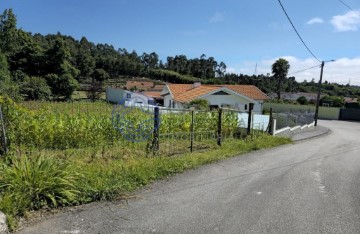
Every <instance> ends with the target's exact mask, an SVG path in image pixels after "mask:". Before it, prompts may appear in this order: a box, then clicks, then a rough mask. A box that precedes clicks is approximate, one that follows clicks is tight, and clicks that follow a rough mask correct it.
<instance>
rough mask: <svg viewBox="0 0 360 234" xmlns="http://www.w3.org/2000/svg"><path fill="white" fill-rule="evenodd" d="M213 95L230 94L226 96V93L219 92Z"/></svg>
mask: <svg viewBox="0 0 360 234" xmlns="http://www.w3.org/2000/svg"><path fill="white" fill-rule="evenodd" d="M213 95H230V94H228V93H227V92H224V91H219V92H216V93H214V94H213Z"/></svg>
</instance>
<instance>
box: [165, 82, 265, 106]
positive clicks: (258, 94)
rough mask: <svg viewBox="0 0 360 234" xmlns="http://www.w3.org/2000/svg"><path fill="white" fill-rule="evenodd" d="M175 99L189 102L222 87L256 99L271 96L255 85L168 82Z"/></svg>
mask: <svg viewBox="0 0 360 234" xmlns="http://www.w3.org/2000/svg"><path fill="white" fill-rule="evenodd" d="M168 87H169V89H170V92H171V94H172V95H173V98H174V100H176V101H179V102H189V101H192V100H194V99H196V98H197V97H201V96H203V95H206V94H208V93H210V92H213V91H215V90H218V89H221V88H227V89H230V90H232V91H233V92H236V93H238V94H240V95H243V96H246V97H248V98H251V99H254V100H267V99H269V97H268V96H267V95H266V94H265V93H263V92H262V91H261V90H260V89H258V88H257V87H256V86H254V85H200V86H197V87H194V86H193V84H168Z"/></svg>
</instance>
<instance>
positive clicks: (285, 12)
mask: <svg viewBox="0 0 360 234" xmlns="http://www.w3.org/2000/svg"><path fill="white" fill-rule="evenodd" d="M278 2H279V4H280V6H281V8H282V9H283V11H284V13H285V15H286V17H287V18H288V20H289V22H290V24H291V26H292V27H293V29H294V30H295V32H296V34H297V35H298V37H299V39H300V40H301V42H302V43H303V45H304V46H305V48H306V49H307V50H308V51H309V53H310V54H311V55H312V56H313V57H314V58H315V59H316V60H317V61H319V62H320V63H321V61H320V59H318V58H317V57H316V56H315V54H314V53H313V52H312V51H311V50H310V49H309V47H308V46H307V45H306V43H305V42H304V40H303V39H302V37H301V36H300V34H299V32H298V31H297V30H296V28H295V26H294V24H293V22H292V21H291V19H290V17H289V15H288V14H287V12H286V10H285V8H284V6H283V4H282V3H281V1H280V0H278Z"/></svg>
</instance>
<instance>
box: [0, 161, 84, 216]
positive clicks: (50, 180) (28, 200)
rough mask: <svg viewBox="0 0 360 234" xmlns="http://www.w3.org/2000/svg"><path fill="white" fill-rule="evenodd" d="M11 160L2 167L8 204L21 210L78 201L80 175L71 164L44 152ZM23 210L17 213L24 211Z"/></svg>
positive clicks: (1, 181) (1, 180) (1, 184)
mask: <svg viewBox="0 0 360 234" xmlns="http://www.w3.org/2000/svg"><path fill="white" fill-rule="evenodd" d="M10 160H11V163H9V164H3V165H2V167H1V168H0V190H1V195H3V196H2V199H4V197H5V198H7V199H8V200H7V203H13V204H14V205H15V206H14V207H21V209H39V208H41V207H43V206H45V205H47V206H50V207H57V206H63V205H67V204H72V203H74V202H76V199H77V194H78V193H79V191H78V190H77V189H76V187H75V185H76V180H77V177H78V174H77V173H76V172H75V171H74V170H72V169H71V168H70V164H69V163H67V162H65V161H63V160H60V159H56V158H53V157H50V156H47V157H45V156H44V155H41V154H38V155H32V156H31V155H30V156H26V155H24V156H20V157H14V158H11V159H10ZM9 194H10V195H9ZM4 195H6V196H4ZM21 209H20V208H19V211H18V213H22V211H21Z"/></svg>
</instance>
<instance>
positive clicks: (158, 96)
mask: <svg viewBox="0 0 360 234" xmlns="http://www.w3.org/2000/svg"><path fill="white" fill-rule="evenodd" d="M144 94H145V95H146V96H148V97H152V98H155V99H163V97H162V96H161V92H144Z"/></svg>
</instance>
